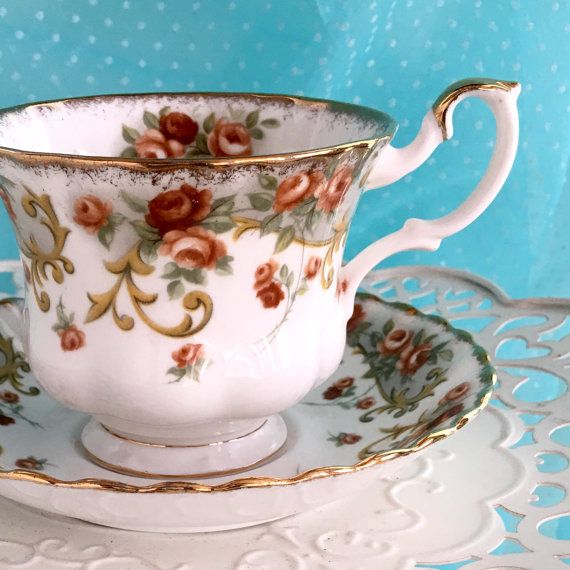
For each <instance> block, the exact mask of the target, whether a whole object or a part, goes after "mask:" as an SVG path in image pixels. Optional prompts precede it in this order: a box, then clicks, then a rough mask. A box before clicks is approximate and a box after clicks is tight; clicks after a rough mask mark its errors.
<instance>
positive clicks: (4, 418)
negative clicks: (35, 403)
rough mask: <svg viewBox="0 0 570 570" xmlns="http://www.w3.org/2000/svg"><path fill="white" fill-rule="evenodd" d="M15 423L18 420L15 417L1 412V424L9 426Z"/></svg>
mask: <svg viewBox="0 0 570 570" xmlns="http://www.w3.org/2000/svg"><path fill="white" fill-rule="evenodd" d="M13 423H16V420H15V419H14V418H11V417H10V416H5V415H4V414H3V413H2V412H0V426H9V425H11V424H13Z"/></svg>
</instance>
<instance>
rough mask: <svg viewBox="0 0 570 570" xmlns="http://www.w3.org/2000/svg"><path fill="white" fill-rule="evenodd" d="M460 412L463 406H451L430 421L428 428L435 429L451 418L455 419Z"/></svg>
mask: <svg viewBox="0 0 570 570" xmlns="http://www.w3.org/2000/svg"><path fill="white" fill-rule="evenodd" d="M462 411H463V404H455V406H453V407H452V408H449V410H447V411H446V412H443V413H442V414H440V415H439V416H437V418H435V419H433V420H431V422H429V424H428V426H429V427H430V428H432V427H436V426H438V425H440V424H442V423H444V422H446V421H447V420H450V419H451V418H453V417H455V416H456V415H457V414H460V413H461V412H462Z"/></svg>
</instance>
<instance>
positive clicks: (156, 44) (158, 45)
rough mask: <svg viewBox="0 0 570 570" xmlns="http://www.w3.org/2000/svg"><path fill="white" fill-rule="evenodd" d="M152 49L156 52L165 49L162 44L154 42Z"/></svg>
mask: <svg viewBox="0 0 570 570" xmlns="http://www.w3.org/2000/svg"><path fill="white" fill-rule="evenodd" d="M152 47H153V48H154V49H155V50H156V51H160V50H161V49H162V48H163V45H162V42H154V43H153V44H152Z"/></svg>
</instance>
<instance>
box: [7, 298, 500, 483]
mask: <svg viewBox="0 0 570 570" xmlns="http://www.w3.org/2000/svg"><path fill="white" fill-rule="evenodd" d="M358 296H359V297H360V298H365V299H368V300H371V299H374V300H377V301H378V302H380V303H382V304H384V305H387V306H389V307H393V308H395V309H397V310H401V311H404V312H406V313H408V314H409V315H412V316H417V317H419V318H423V319H426V320H428V321H431V322H433V323H435V324H437V325H439V326H441V327H443V328H444V330H445V331H446V332H450V333H452V334H453V335H454V336H455V337H456V338H458V340H460V341H462V342H466V343H468V344H470V345H471V346H472V347H473V349H474V350H473V357H474V358H476V359H477V361H478V363H479V364H480V366H481V373H480V375H479V380H480V381H481V383H482V384H484V385H487V386H489V389H488V391H487V392H486V393H485V394H484V395H483V396H482V397H480V398H479V399H478V400H477V402H476V404H475V407H473V408H472V409H470V410H469V411H467V412H464V413H462V414H458V415H457V416H456V418H455V422H454V424H453V425H452V426H451V427H450V428H447V429H443V430H438V431H434V432H432V433H430V434H428V435H426V436H424V437H422V438H421V439H420V440H419V441H418V442H417V443H416V444H415V445H413V446H411V447H406V448H402V449H395V450H390V451H383V452H381V453H376V454H374V455H371V456H370V457H367V458H366V459H363V460H362V461H359V462H358V463H355V464H353V465H346V466H327V467H316V468H313V469H309V470H307V471H303V472H302V473H299V474H298V475H295V476H294V477H289V478H283V479H282V478H277V477H240V478H238V479H234V480H232V481H228V482H226V483H221V484H219V485H206V484H203V483H194V482H190V481H169V482H162V483H155V484H153V485H145V486H139V485H133V484H130V483H122V482H119V481H113V480H110V479H95V478H84V479H77V480H71V481H66V480H61V479H57V478H55V477H52V476H50V475H46V474H42V473H37V472H35V471H28V470H25V469H14V470H10V471H1V470H0V479H8V480H17V481H26V482H28V483H38V484H43V485H51V486H54V487H65V488H70V489H91V490H101V491H114V492H119V493H213V492H225V491H235V490H237V489H247V488H259V487H283V486H287V485H295V484H297V483H303V482H306V481H314V480H316V479H323V478H325V477H335V476H338V475H345V474H347V473H354V472H357V471H362V470H363V469H368V468H370V467H374V466H377V465H380V464H382V463H386V462H388V461H393V460H394V459H397V458H398V457H405V456H408V455H411V454H412V453H416V452H418V451H421V450H423V449H425V448H426V447H429V446H430V445H432V444H433V443H436V442H438V441H441V440H443V439H446V438H448V437H449V436H451V435H453V434H454V433H456V432H457V431H459V430H460V429H461V428H462V427H464V426H465V425H467V424H468V423H469V422H470V421H471V420H473V418H474V417H475V416H476V415H477V414H478V413H479V412H480V411H481V410H482V409H483V408H485V406H487V404H488V403H489V401H490V399H491V396H492V393H493V388H494V386H495V384H496V382H497V374H496V372H495V369H494V367H493V366H492V365H491V359H490V357H489V355H488V353H487V351H486V350H485V349H484V348H483V347H482V346H480V345H478V344H477V343H476V342H475V340H474V338H473V336H472V335H471V334H470V333H468V332H467V331H464V330H461V329H458V328H455V327H453V326H452V325H451V324H450V323H449V322H448V321H447V320H445V319H444V318H442V317H439V316H435V315H427V314H425V313H422V312H421V311H419V310H418V309H416V308H415V307H412V306H411V305H408V304H405V303H398V302H395V303H392V302H388V301H384V300H382V299H380V297H378V296H376V295H372V294H370V293H360V294H359V295H358ZM2 301H3V303H2V304H9V303H12V302H15V301H16V299H14V298H10V299H3V300H2Z"/></svg>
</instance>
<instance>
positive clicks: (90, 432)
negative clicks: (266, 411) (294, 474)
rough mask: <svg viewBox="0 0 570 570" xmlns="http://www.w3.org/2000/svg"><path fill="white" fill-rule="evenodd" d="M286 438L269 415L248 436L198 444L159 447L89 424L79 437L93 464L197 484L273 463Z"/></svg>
mask: <svg viewBox="0 0 570 570" xmlns="http://www.w3.org/2000/svg"><path fill="white" fill-rule="evenodd" d="M286 439H287V426H286V425H285V422H284V421H283V418H281V416H279V415H277V414H276V415H273V416H270V417H269V418H267V419H265V420H263V421H262V422H261V423H260V424H259V425H258V426H257V427H255V428H254V429H253V430H252V431H251V432H249V433H246V434H244V435H241V436H239V437H234V438H232V439H228V440H225V441H216V442H212V443H205V444H202V445H170V444H157V443H147V442H142V441H137V440H134V439H129V438H127V437H125V436H124V435H118V434H116V433H113V431H111V430H110V429H109V428H107V427H105V426H103V425H102V424H101V423H99V422H98V421H97V420H95V419H91V420H90V422H89V423H88V424H87V425H86V426H85V428H84V429H83V432H82V434H81V443H82V444H83V447H84V451H85V453H86V455H87V458H88V459H90V460H91V461H92V462H93V463H96V464H97V465H99V466H101V467H103V468H105V469H109V470H110V471H115V472H117V473H122V474H123V475H130V476H133V477H145V478H151V479H172V478H175V479H197V478H204V477H221V476H224V475H232V474H235V473H240V472H242V471H247V470H248V469H252V468H254V467H258V466H259V465H262V464H263V463H265V462H267V461H269V460H271V459H272V458H273V457H274V456H275V455H276V454H277V453H278V452H279V451H280V450H281V449H282V447H283V445H284V444H285V441H286Z"/></svg>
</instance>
